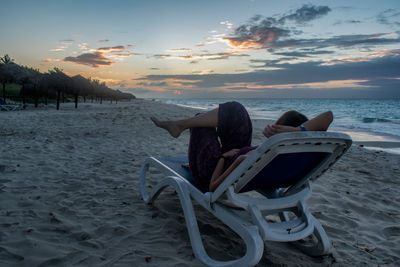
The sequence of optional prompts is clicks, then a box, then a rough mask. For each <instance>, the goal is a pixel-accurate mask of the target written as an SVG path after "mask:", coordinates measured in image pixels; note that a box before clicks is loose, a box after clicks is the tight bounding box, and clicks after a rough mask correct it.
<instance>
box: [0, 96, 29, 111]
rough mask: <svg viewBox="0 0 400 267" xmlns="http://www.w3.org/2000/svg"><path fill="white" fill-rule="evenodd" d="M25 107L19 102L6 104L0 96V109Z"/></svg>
mask: <svg viewBox="0 0 400 267" xmlns="http://www.w3.org/2000/svg"><path fill="white" fill-rule="evenodd" d="M23 108H25V106H24V105H21V104H7V103H6V102H5V101H4V100H3V99H2V98H0V111H10V110H18V109H23Z"/></svg>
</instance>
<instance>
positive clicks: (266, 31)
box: [0, 0, 400, 98]
mask: <svg viewBox="0 0 400 267" xmlns="http://www.w3.org/2000/svg"><path fill="white" fill-rule="evenodd" d="M2 6H3V7H4V10H6V12H3V14H2V16H1V17H0V23H1V25H2V27H1V28H0V34H1V36H2V44H1V46H0V53H1V54H2V55H4V54H9V55H10V56H11V58H13V59H14V60H15V62H16V63H18V64H22V65H28V66H31V67H34V68H38V69H39V70H40V71H42V72H46V71H47V70H49V69H52V68H54V67H57V68H60V69H62V70H63V71H65V73H68V74H69V75H76V74H81V75H82V76H84V77H96V79H98V80H100V81H104V82H106V84H107V85H108V86H110V87H112V88H114V89H119V90H121V91H124V92H130V93H133V94H134V95H136V96H138V97H213V96H218V97H223V96H225V97H229V96H230V95H231V94H234V95H235V97H269V96H270V92H271V90H274V92H275V90H281V89H285V90H286V91H287V90H289V91H290V90H291V91H292V92H293V95H296V96H297V93H295V92H299V91H296V90H297V89H299V88H301V89H304V90H305V89H309V90H311V91H310V92H309V93H312V92H314V91H315V90H324V91H326V92H327V91H329V96H332V95H335V92H337V97H344V98H345V97H346V96H347V94H346V92H349V94H350V95H352V96H354V94H353V93H354V92H356V93H357V94H358V97H400V89H399V86H400V84H399V82H398V79H396V78H397V77H398V76H399V75H398V71H396V69H397V70H398V69H400V49H399V44H400V35H399V32H400V24H399V22H398V21H399V20H400V2H398V1H395V0H389V1H382V2H379V3H378V2H376V1H372V0H371V1H363V2H362V6H361V5H360V3H358V2H348V1H344V0H341V1H335V2H334V3H333V2H331V1H316V0H314V1H311V2H310V1H309V2H307V3H306V2H304V3H303V2H298V1H285V2H282V1H268V2H265V1H250V0H249V1H218V3H215V2H214V1H203V2H202V3H197V4H194V3H192V2H191V1H188V2H175V1H171V2H170V1H168V3H167V2H163V1H146V2H142V1H114V2H112V3H111V2H109V1H98V2H96V6H95V7H93V6H92V2H90V1H79V2H78V1H68V2H59V1H24V0H15V1H14V0H13V1H12V0H5V1H3V2H2ZM210 9H211V10H210ZM83 10H90V12H83ZM193 10H196V13H198V15H194V14H193V12H192V11H193ZM204 14H207V15H206V16H205V15H204ZM37 18H40V19H37ZM388 80H390V81H392V82H391V83H388V82H387V81H388ZM396 88H397V89H396ZM337 89H340V90H337ZM342 89H345V90H342ZM363 89H368V90H363ZM248 92H252V94H248ZM304 92H305V91H304ZM351 92H352V93H351ZM288 96H290V94H288V95H285V97H288Z"/></svg>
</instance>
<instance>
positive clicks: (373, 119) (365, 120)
mask: <svg viewBox="0 0 400 267" xmlns="http://www.w3.org/2000/svg"><path fill="white" fill-rule="evenodd" d="M362 122H364V123H372V122H391V123H399V122H396V121H393V120H389V119H382V118H368V117H366V118H362Z"/></svg>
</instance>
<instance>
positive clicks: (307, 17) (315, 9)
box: [281, 5, 331, 24]
mask: <svg viewBox="0 0 400 267" xmlns="http://www.w3.org/2000/svg"><path fill="white" fill-rule="evenodd" d="M330 11H331V9H330V8H329V7H328V6H313V5H303V6H302V7H301V8H299V9H297V10H296V11H295V12H294V13H292V14H289V15H286V16H284V17H283V18H281V20H286V19H287V20H293V21H295V22H297V23H299V24H303V23H306V22H309V21H312V20H315V19H317V18H320V17H322V16H324V15H326V14H328V13H329V12H330Z"/></svg>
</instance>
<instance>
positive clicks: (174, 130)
mask: <svg viewBox="0 0 400 267" xmlns="http://www.w3.org/2000/svg"><path fill="white" fill-rule="evenodd" d="M150 119H151V120H152V121H153V122H154V124H155V125H156V126H158V127H160V128H163V129H165V130H167V131H168V132H169V134H170V135H171V136H172V137H175V138H177V137H178V136H179V135H180V134H181V132H182V129H181V128H180V127H179V126H178V125H177V123H176V122H174V121H159V120H158V119H157V118H155V117H151V118H150Z"/></svg>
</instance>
